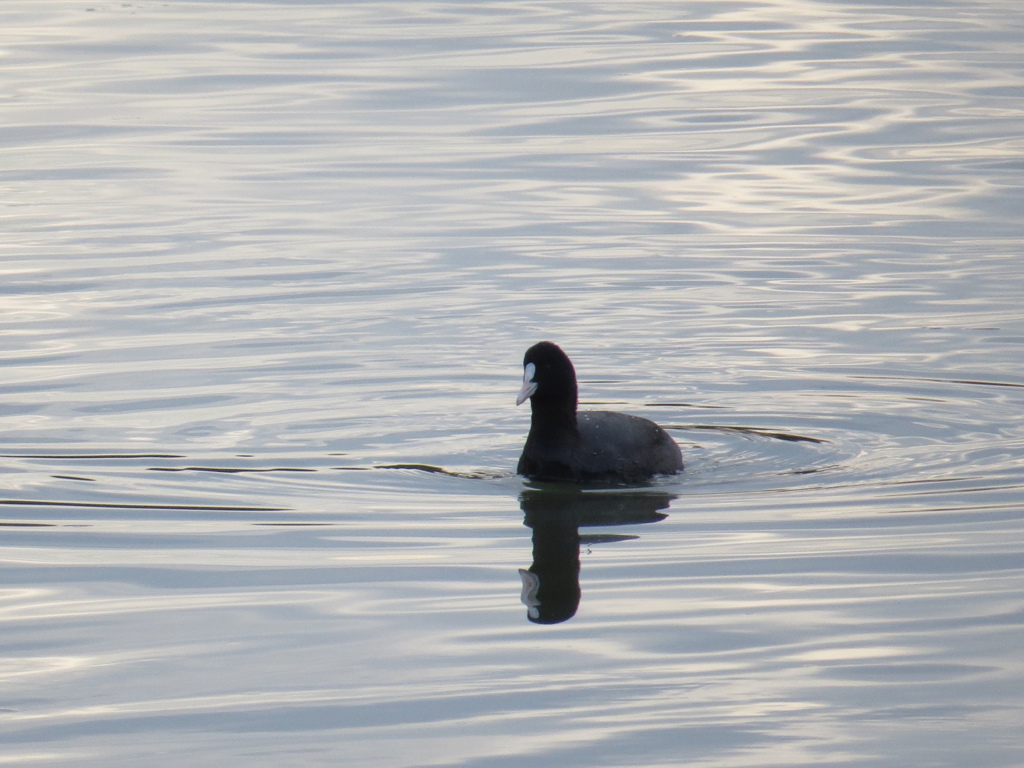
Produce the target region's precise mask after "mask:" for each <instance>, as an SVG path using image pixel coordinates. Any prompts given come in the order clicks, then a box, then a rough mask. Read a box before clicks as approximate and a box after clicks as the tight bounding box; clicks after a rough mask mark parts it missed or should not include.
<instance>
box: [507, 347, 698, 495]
mask: <svg viewBox="0 0 1024 768" xmlns="http://www.w3.org/2000/svg"><path fill="white" fill-rule="evenodd" d="M527 398H529V400H530V407H531V408H532V410H533V415H532V418H531V420H530V434H529V436H528V437H527V438H526V446H525V447H524V448H523V455H522V456H520V457H519V465H518V466H517V468H516V471H517V472H518V473H519V474H520V475H525V476H526V477H528V478H530V479H532V480H548V481H571V482H599V483H601V482H613V483H642V482H643V481H645V480H648V479H649V478H650V477H651V476H652V475H658V474H671V473H673V472H678V471H679V470H681V469H682V468H683V456H682V453H681V452H680V450H679V446H678V445H676V443H675V441H674V440H673V439H672V438H671V437H669V435H668V433H667V432H665V430H663V429H662V428H661V427H659V426H658V425H657V424H655V423H654V422H653V421H649V420H647V419H642V418H640V417H639V416H629V415H627V414H625V413H615V412H614V411H580V412H579V413H577V411H576V406H577V404H578V396H577V387H576V370H575V369H574V368H573V366H572V362H571V361H570V360H569V357H568V356H567V355H566V354H565V352H563V351H562V350H561V348H560V347H559V346H558V345H557V344H552V343H551V342H550V341H542V342H540V343H539V344H534V345H533V346H532V347H530V348H529V349H528V350H526V355H525V357H524V358H523V388H522V389H521V390H519V397H518V398H516V405H520V404H522V403H524V402H525V401H526V399H527Z"/></svg>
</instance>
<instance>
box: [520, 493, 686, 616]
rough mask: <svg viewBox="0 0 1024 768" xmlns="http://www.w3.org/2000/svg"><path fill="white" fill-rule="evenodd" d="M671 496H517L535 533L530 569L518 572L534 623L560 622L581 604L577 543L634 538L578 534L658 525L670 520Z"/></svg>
mask: <svg viewBox="0 0 1024 768" xmlns="http://www.w3.org/2000/svg"><path fill="white" fill-rule="evenodd" d="M674 498H675V496H673V495H672V494H668V493H636V492H632V493H626V492H598V491H584V490H581V489H579V488H577V487H575V486H572V487H565V486H551V487H548V488H544V489H530V490H526V491H524V492H523V494H522V496H520V497H519V504H520V506H521V507H522V510H523V512H524V513H525V515H526V518H525V523H526V525H527V526H528V527H530V528H532V529H533V565H531V566H530V568H529V570H526V569H523V568H520V569H519V575H520V577H521V578H522V580H523V592H522V596H521V599H522V602H523V604H524V605H525V606H526V609H527V610H526V615H527V618H529V620H530V621H532V622H534V623H535V624H558V623H560V622H563V621H567V620H568V619H571V618H572V617H573V616H575V615H576V610H577V609H578V608H579V605H580V594H581V593H580V543H581V542H582V543H596V542H608V541H622V540H624V539H634V538H637V537H636V536H616V535H608V534H604V535H601V534H598V535H583V536H581V535H580V528H581V527H588V526H605V525H637V524H640V523H656V522H657V521H659V520H664V519H665V518H666V517H668V515H667V514H665V513H664V512H661V511H660V510H662V509H667V508H668V505H669V503H670V502H671V501H672V499H674Z"/></svg>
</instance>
